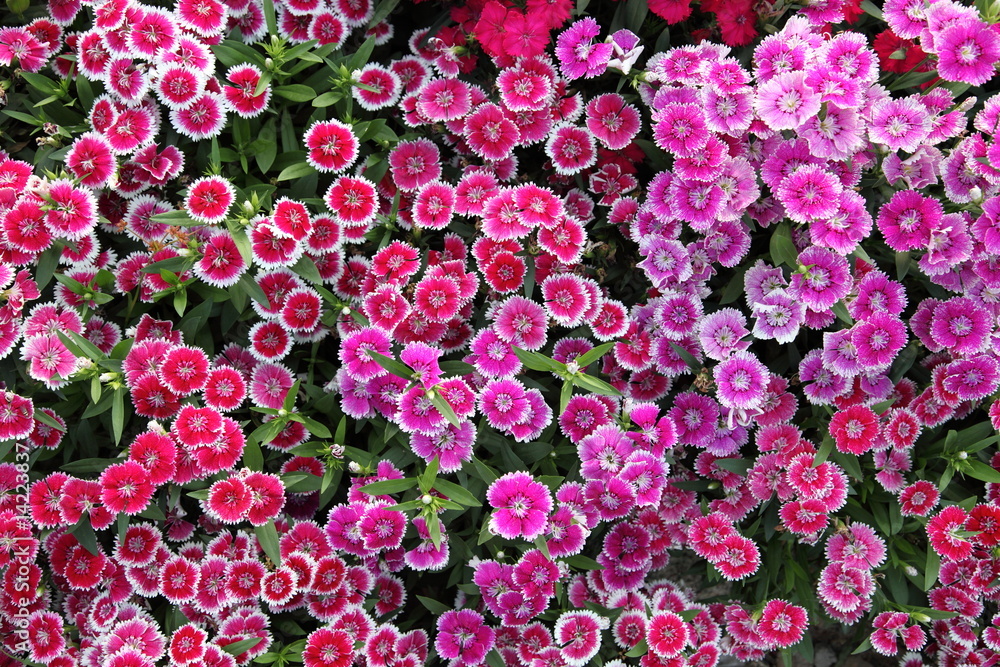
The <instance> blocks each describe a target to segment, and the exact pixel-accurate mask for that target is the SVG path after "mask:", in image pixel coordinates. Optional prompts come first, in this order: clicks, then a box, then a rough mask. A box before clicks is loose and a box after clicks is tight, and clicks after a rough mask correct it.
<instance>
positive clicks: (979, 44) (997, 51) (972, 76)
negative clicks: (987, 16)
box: [934, 19, 1000, 86]
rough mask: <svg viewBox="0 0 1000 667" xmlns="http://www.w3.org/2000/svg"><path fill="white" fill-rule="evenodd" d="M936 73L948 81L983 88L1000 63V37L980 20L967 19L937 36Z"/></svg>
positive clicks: (954, 24)
mask: <svg viewBox="0 0 1000 667" xmlns="http://www.w3.org/2000/svg"><path fill="white" fill-rule="evenodd" d="M934 47H935V49H936V50H937V57H938V62H937V71H938V74H939V75H940V76H941V78H942V79H944V80H945V81H960V82H963V83H969V84H972V85H974V86H980V85H982V84H984V83H986V82H987V81H989V80H990V79H992V78H993V74H994V73H995V67H996V64H997V62H998V61H1000V37H998V36H997V34H996V32H995V31H994V30H993V29H992V28H991V27H990V26H989V24H986V23H983V22H982V21H979V20H978V19H964V20H960V21H958V22H956V23H953V24H951V25H948V26H947V27H945V28H944V29H943V30H941V31H940V32H938V33H936V34H935V35H934Z"/></svg>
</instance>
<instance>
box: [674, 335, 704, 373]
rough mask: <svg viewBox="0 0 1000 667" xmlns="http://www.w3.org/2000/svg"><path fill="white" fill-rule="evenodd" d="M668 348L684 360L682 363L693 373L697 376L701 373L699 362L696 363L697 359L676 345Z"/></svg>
mask: <svg viewBox="0 0 1000 667" xmlns="http://www.w3.org/2000/svg"><path fill="white" fill-rule="evenodd" d="M670 348H671V349H672V350H673V351H674V353H675V354H676V355H677V356H679V357H680V358H681V359H683V360H684V363H685V364H687V366H688V368H690V369H691V371H692V372H693V373H695V374H696V375H697V374H698V373H700V372H701V368H702V366H701V362H700V361H698V357H696V356H694V355H693V354H691V353H690V352H688V351H687V350H685V349H684V348H683V347H681V346H680V345H678V344H677V343H671V344H670Z"/></svg>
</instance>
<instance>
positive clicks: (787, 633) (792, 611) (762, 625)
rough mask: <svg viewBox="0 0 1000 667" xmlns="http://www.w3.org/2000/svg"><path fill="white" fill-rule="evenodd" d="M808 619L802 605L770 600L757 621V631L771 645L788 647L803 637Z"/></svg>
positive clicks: (773, 646)
mask: <svg viewBox="0 0 1000 667" xmlns="http://www.w3.org/2000/svg"><path fill="white" fill-rule="evenodd" d="M808 621H809V617H808V616H807V614H806V610H805V609H803V608H802V607H799V606H797V605H794V604H790V603H788V602H785V601H784V600H770V601H769V602H768V603H767V604H766V605H764V611H762V612H761V615H760V620H758V621H757V632H759V633H760V638H761V639H762V640H763V641H764V642H766V643H767V645H768V646H769V647H772V648H788V647H789V646H792V645H793V644H797V643H798V642H799V640H800V639H802V633H803V632H804V631H805V629H806V625H807V623H808Z"/></svg>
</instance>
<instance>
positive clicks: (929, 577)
mask: <svg viewBox="0 0 1000 667" xmlns="http://www.w3.org/2000/svg"><path fill="white" fill-rule="evenodd" d="M940 571H941V557H940V556H938V554H937V552H936V551H934V547H932V546H931V545H930V544H928V545H927V560H926V561H925V564H924V590H925V591H929V590H930V589H931V588H933V587H934V584H936V583H937V579H938V573H939V572H940Z"/></svg>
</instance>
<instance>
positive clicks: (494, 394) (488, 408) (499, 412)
mask: <svg viewBox="0 0 1000 667" xmlns="http://www.w3.org/2000/svg"><path fill="white" fill-rule="evenodd" d="M479 410H480V412H482V413H483V414H484V415H485V416H486V419H487V421H489V423H490V426H493V427H494V428H500V429H508V428H510V427H511V426H513V425H514V424H516V423H518V422H520V421H522V420H524V418H525V417H526V416H527V411H528V399H527V393H526V392H525V389H524V385H522V384H521V383H520V382H518V381H517V380H514V379H512V378H506V379H502V380H491V381H489V382H488V383H487V384H486V386H485V387H484V388H483V391H482V393H480V394H479Z"/></svg>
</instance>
